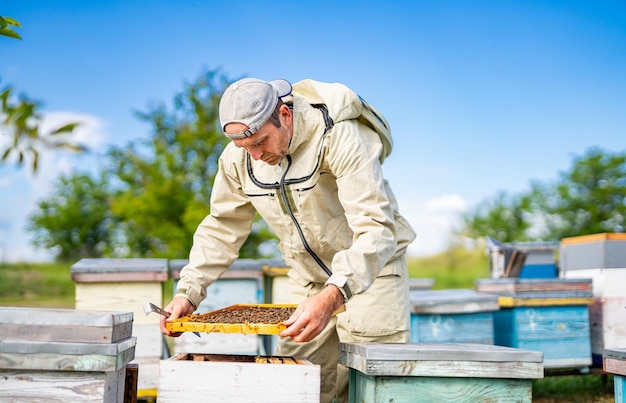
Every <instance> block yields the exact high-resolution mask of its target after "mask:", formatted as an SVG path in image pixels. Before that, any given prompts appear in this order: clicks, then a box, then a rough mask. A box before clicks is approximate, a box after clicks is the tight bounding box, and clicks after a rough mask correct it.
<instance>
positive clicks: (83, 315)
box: [0, 307, 133, 343]
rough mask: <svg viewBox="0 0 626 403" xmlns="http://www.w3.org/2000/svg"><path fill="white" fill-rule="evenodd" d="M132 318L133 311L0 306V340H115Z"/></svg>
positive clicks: (127, 329)
mask: <svg viewBox="0 0 626 403" xmlns="http://www.w3.org/2000/svg"><path fill="white" fill-rule="evenodd" d="M132 322H133V313H132V312H115V311H87V310H75V309H53V308H21V307H0V340H3V341H11V340H14V341H25V340H29V341H41V342H79V343H115V342H117V341H119V340H123V339H126V338H128V337H130V336H131V334H132Z"/></svg>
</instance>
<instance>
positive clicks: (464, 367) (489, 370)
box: [339, 351, 543, 379]
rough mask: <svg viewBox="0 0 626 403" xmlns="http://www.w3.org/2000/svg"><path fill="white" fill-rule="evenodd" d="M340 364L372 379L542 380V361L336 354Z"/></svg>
mask: <svg viewBox="0 0 626 403" xmlns="http://www.w3.org/2000/svg"><path fill="white" fill-rule="evenodd" d="M339 362H340V363H341V364H343V365H347V366H348V367H350V368H352V369H356V370H358V371H359V372H361V373H364V374H367V375H372V376H401V377H412V376H416V377H423V376H426V377H432V376H434V377H450V378H493V379H500V378H509V379H540V378H543V364H542V363H541V362H518V361H510V362H504V361H496V362H492V363H488V362H477V361H462V360H459V361H453V360H442V361H386V360H362V359H360V358H358V357H355V356H354V355H353V354H351V353H349V352H345V351H342V352H340V353H339Z"/></svg>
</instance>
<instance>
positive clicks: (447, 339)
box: [410, 290, 500, 344]
mask: <svg viewBox="0 0 626 403" xmlns="http://www.w3.org/2000/svg"><path fill="white" fill-rule="evenodd" d="M410 300H411V342H413V343H482V344H493V341H494V336H493V312H494V311H497V310H498V309H500V306H499V305H498V296H497V295H493V294H487V293H479V292H476V291H474V290H422V291H411V293H410Z"/></svg>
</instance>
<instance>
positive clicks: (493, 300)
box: [409, 289, 500, 313]
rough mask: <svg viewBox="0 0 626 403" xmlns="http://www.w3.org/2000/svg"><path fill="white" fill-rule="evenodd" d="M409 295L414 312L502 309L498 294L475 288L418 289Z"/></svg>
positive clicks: (460, 311)
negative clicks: (478, 290) (479, 290)
mask: <svg viewBox="0 0 626 403" xmlns="http://www.w3.org/2000/svg"><path fill="white" fill-rule="evenodd" d="M409 295H410V300H411V310H412V312H414V313H470V312H488V311H497V310H498V309H500V306H499V305H498V296H497V295H494V294H488V293H481V292H476V291H474V290H466V289H458V290H418V291H411V292H410V294H409Z"/></svg>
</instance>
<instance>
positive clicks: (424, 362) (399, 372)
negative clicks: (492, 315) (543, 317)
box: [339, 343, 543, 403]
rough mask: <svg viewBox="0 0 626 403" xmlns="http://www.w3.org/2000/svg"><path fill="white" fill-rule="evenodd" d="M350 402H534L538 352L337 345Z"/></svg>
mask: <svg viewBox="0 0 626 403" xmlns="http://www.w3.org/2000/svg"><path fill="white" fill-rule="evenodd" d="M339 348H340V352H339V362H340V363H341V364H343V365H345V366H347V367H348V368H350V378H349V401H350V402H351V403H357V402H391V401H393V402H396V403H409V402H410V403H415V402H449V401H467V402H474V401H511V402H513V401H514V402H531V401H532V380H533V379H539V378H543V365H542V353H541V352H536V351H528V350H521V349H515V348H508V347H501V346H493V345H484V344H472V343H444V344H429V343H419V344H418V343H409V344H393V343H391V344H388V343H341V344H340V347H339Z"/></svg>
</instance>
